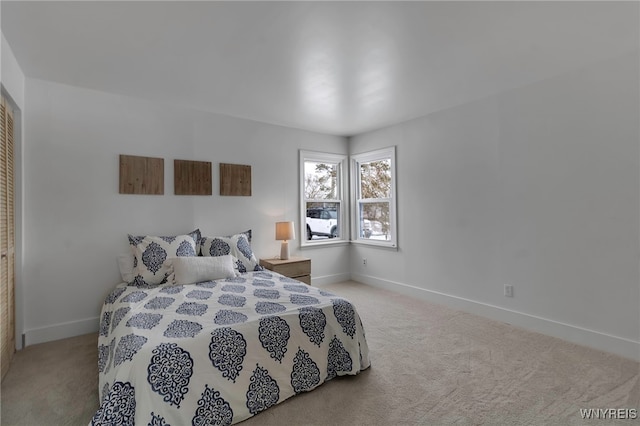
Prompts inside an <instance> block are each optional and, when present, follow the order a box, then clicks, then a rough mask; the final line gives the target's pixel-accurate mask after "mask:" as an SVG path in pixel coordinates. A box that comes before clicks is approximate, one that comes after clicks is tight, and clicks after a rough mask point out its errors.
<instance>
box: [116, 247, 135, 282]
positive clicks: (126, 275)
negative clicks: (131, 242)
mask: <svg viewBox="0 0 640 426" xmlns="http://www.w3.org/2000/svg"><path fill="white" fill-rule="evenodd" d="M117 259H118V269H119V270H120V276H121V277H122V281H124V282H125V283H130V282H132V281H133V280H134V278H135V276H134V275H133V267H134V262H135V260H136V258H135V256H134V255H133V253H120V254H119V255H118V258H117Z"/></svg>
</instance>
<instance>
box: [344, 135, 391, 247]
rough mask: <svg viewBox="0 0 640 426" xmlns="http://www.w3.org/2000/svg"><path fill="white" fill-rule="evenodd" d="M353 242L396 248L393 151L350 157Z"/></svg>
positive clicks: (389, 149) (382, 150) (385, 150)
mask: <svg viewBox="0 0 640 426" xmlns="http://www.w3.org/2000/svg"><path fill="white" fill-rule="evenodd" d="M351 158H352V173H353V192H352V199H353V213H354V217H353V227H352V229H353V230H354V235H353V240H354V241H357V242H362V243H367V244H372V245H380V246H388V247H396V246H397V232H396V228H397V226H396V195H395V194H396V177H395V173H396V171H395V167H396V165H395V163H396V154H395V148H393V147H391V148H385V149H381V150H378V151H371V152H365V153H362V154H357V155H353V156H352V157H351Z"/></svg>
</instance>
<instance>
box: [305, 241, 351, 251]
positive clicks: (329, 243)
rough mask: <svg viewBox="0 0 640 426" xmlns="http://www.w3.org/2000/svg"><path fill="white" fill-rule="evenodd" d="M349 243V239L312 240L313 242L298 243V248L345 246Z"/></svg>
mask: <svg viewBox="0 0 640 426" xmlns="http://www.w3.org/2000/svg"><path fill="white" fill-rule="evenodd" d="M350 243H351V241H348V240H334V241H332V240H326V241H321V240H320V241H317V242H313V243H307V244H304V245H303V244H300V250H307V249H315V248H321V247H336V246H346V245H349V244H350Z"/></svg>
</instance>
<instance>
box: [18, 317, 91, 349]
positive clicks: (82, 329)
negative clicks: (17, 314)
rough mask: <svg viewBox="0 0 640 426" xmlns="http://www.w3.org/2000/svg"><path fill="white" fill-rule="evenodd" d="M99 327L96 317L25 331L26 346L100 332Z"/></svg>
mask: <svg viewBox="0 0 640 426" xmlns="http://www.w3.org/2000/svg"><path fill="white" fill-rule="evenodd" d="M99 327H100V319H99V318H98V317H95V318H88V319H85V320H80V321H71V322H65V323H61V324H54V325H51V326H48V327H41V328H32V329H31V330H25V332H24V345H25V346H30V345H35V344H38V343H45V342H50V341H53V340H60V339H66V338H69V337H74V336H81V335H83V334H88V333H95V332H96V331H98V328H99Z"/></svg>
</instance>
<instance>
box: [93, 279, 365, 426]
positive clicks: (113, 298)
mask: <svg viewBox="0 0 640 426" xmlns="http://www.w3.org/2000/svg"><path fill="white" fill-rule="evenodd" d="M98 358H99V359H98V369H99V378H100V384H99V386H100V389H99V391H100V399H101V405H100V409H99V410H98V411H97V412H96V414H95V416H94V417H93V419H92V421H91V424H92V425H99V424H118V425H127V424H131V425H133V424H137V425H174V426H178V425H188V424H192V425H219V424H220V425H221V424H232V423H237V422H240V421H242V420H245V419H247V418H249V417H251V416H253V415H255V414H257V413H259V412H261V411H263V410H265V409H267V408H269V407H271V406H273V405H275V404H277V403H279V402H282V401H284V400H285V399H287V398H289V397H291V396H293V395H295V394H298V393H301V392H306V391H309V390H312V389H314V388H316V387H317V386H319V385H321V384H322V383H324V382H325V381H327V380H331V379H332V378H334V377H336V376H340V375H353V374H357V373H358V372H360V371H362V370H364V369H366V368H368V367H369V350H368V347H367V342H366V340H365V335H364V329H363V327H362V322H361V321H360V317H359V316H358V313H357V312H356V310H355V308H354V307H353V305H352V304H351V303H350V302H349V301H347V300H346V299H344V298H341V297H339V296H336V295H333V294H331V293H328V292H326V291H323V290H319V289H317V288H315V287H311V286H308V285H306V284H303V283H300V282H299V281H296V280H292V279H290V278H286V277H284V276H282V275H280V274H277V273H274V272H270V271H261V272H249V273H246V274H242V276H240V277H237V278H232V279H228V280H220V281H209V282H203V283H199V284H192V285H183V286H171V285H161V286H158V287H154V288H148V289H144V288H138V287H133V286H127V285H126V284H124V283H122V284H120V285H118V286H117V287H116V288H115V289H114V290H113V291H112V292H111V294H109V296H108V297H107V298H106V300H105V302H104V305H103V308H102V314H101V324H100V335H99V339H98Z"/></svg>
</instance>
